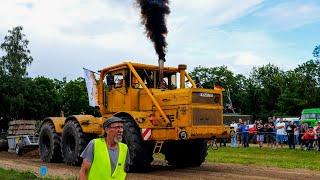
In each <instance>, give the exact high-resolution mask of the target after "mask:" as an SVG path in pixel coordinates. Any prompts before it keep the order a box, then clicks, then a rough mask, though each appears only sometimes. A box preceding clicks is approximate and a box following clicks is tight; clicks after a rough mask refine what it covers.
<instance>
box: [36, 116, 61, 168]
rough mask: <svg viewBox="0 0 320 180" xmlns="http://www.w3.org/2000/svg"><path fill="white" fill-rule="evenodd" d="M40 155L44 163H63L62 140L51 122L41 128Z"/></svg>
mask: <svg viewBox="0 0 320 180" xmlns="http://www.w3.org/2000/svg"><path fill="white" fill-rule="evenodd" d="M39 153H40V158H41V160H42V161H44V162H61V161H62V156H61V138H60V136H59V135H58V134H57V133H56V130H55V128H54V125H53V124H52V123H51V122H45V123H44V124H43V125H42V126H41V130H40V134H39Z"/></svg>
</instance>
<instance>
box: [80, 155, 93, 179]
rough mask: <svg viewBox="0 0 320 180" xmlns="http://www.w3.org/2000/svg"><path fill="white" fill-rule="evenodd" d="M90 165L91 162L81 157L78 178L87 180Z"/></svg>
mask: <svg viewBox="0 0 320 180" xmlns="http://www.w3.org/2000/svg"><path fill="white" fill-rule="evenodd" d="M90 167H91V163H90V162H89V161H88V160H86V159H83V161H82V165H81V169H80V180H87V177H88V172H89V170H90Z"/></svg>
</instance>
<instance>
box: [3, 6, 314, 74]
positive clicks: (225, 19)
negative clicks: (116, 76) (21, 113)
mask: <svg viewBox="0 0 320 180" xmlns="http://www.w3.org/2000/svg"><path fill="white" fill-rule="evenodd" d="M134 2H135V0H0V4H1V6H0V38H1V39H0V41H1V42H3V38H4V36H5V35H6V34H7V31H8V30H9V29H12V27H14V26H18V25H22V26H23V27H24V33H25V34H26V37H27V39H28V40H30V45H29V49H30V50H31V55H32V56H33V58H34V61H33V63H32V65H31V66H30V67H29V69H28V72H29V76H31V77H36V76H46V77H49V78H57V79H62V78H63V77H67V79H68V80H72V79H75V78H77V77H80V76H82V75H83V71H82V68H83V67H85V68H88V69H91V70H95V71H97V70H99V69H102V68H103V67H106V66H109V65H114V64H117V63H120V62H122V61H128V60H130V61H135V62H140V63H151V64H157V60H158V59H157V57H158V56H157V55H156V53H155V51H154V48H153V45H152V43H151V42H150V40H148V39H147V38H146V36H145V34H144V27H143V26H142V25H141V24H140V14H139V9H138V8H137V6H136V5H135V3H134ZM170 9H171V13H170V14H169V16H168V17H167V24H168V31H169V33H168V36H167V41H168V51H167V56H166V57H167V62H166V65H170V66H177V65H178V64H182V63H183V64H187V65H188V69H189V71H190V70H192V69H193V68H194V67H196V66H199V65H202V66H206V67H212V66H221V65H226V66H228V68H229V69H230V70H232V71H234V72H235V73H241V74H244V75H248V74H249V72H250V71H251V69H252V67H253V66H261V65H264V64H267V63H269V62H271V63H273V64H276V65H278V66H279V67H281V68H283V69H284V70H287V69H292V68H294V67H296V66H297V65H298V64H301V63H303V62H305V61H306V60H309V59H311V58H312V51H313V49H314V47H315V46H316V45H318V44H320V36H319V32H320V13H319V12H320V1H317V0H314V1H309V0H300V1H294V0H290V1H289V0H288V1H281V0H275V1H273V0H268V1H262V0H241V1H236V0H171V1H170Z"/></svg>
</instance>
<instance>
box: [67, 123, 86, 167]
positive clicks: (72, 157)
mask: <svg viewBox="0 0 320 180" xmlns="http://www.w3.org/2000/svg"><path fill="white" fill-rule="evenodd" d="M86 143H87V141H86V137H85V134H84V133H83V132H82V128H81V126H80V125H79V123H78V122H76V121H73V120H70V121H68V122H67V123H66V124H65V126H64V127H63V131H62V157H63V161H64V162H65V163H66V164H69V165H80V164H81V162H82V158H81V157H80V154H81V152H82V151H83V149H84V148H85V146H86Z"/></svg>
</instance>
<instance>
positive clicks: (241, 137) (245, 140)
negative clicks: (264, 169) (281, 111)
mask: <svg viewBox="0 0 320 180" xmlns="http://www.w3.org/2000/svg"><path fill="white" fill-rule="evenodd" d="M230 127H231V147H244V148H246V147H249V144H250V142H253V143H256V144H258V145H259V147H260V148H262V147H263V146H265V145H266V146H267V147H271V148H283V147H284V146H288V147H289V148H290V149H295V148H296V147H297V146H298V145H299V146H300V147H301V148H303V149H305V150H311V149H317V150H318V151H320V146H319V145H320V122H318V123H317V125H316V126H315V127H312V126H309V125H308V124H307V123H304V124H299V123H297V122H291V121H287V122H284V121H283V118H276V117H272V118H270V119H268V121H267V122H266V123H263V122H262V120H257V121H255V123H254V124H252V125H249V124H247V123H246V121H243V120H242V119H239V122H232V124H231V125H230Z"/></svg>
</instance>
